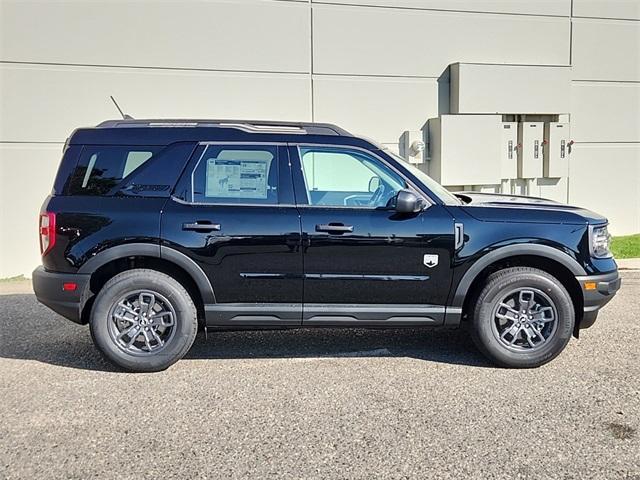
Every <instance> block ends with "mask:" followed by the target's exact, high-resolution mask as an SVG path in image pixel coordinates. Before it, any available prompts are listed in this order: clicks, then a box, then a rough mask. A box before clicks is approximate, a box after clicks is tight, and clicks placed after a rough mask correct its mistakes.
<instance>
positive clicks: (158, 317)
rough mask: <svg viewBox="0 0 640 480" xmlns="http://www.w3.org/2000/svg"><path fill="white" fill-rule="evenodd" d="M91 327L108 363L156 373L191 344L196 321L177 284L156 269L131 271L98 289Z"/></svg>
mask: <svg viewBox="0 0 640 480" xmlns="http://www.w3.org/2000/svg"><path fill="white" fill-rule="evenodd" d="M90 328H91V336H92V337H93V341H94V343H95V344H96V346H97V347H98V348H99V349H100V351H101V352H102V353H103V354H104V355H105V356H106V357H107V358H108V359H109V360H110V361H112V362H113V363H115V364H116V365H118V366H120V367H122V368H124V369H125V370H129V371H134V372H156V371H159V370H164V369H166V368H167V367H169V366H170V365H172V364H173V363H175V362H176V361H178V360H179V359H180V358H182V357H183V356H184V355H185V354H186V353H187V351H188V350H189V348H191V345H192V344H193V341H194V340H195V337H196V333H197V330H198V319H197V312H196V307H195V305H194V304H193V301H192V299H191V297H190V296H189V294H188V293H187V291H186V290H185V289H184V287H183V286H182V285H181V284H180V283H179V282H177V281H176V280H174V279H173V278H172V277H170V276H168V275H166V274H164V273H160V272H158V271H155V270H148V269H135V270H128V271H125V272H122V273H119V274H118V275H116V276H115V277H113V278H112V279H110V280H109V281H108V282H107V283H106V284H105V285H104V287H102V289H101V290H100V293H98V296H97V297H96V301H95V303H94V304H93V309H92V311H91V320H90Z"/></svg>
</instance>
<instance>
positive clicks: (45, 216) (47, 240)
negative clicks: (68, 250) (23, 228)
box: [40, 212, 56, 257]
mask: <svg viewBox="0 0 640 480" xmlns="http://www.w3.org/2000/svg"><path fill="white" fill-rule="evenodd" d="M55 244H56V214H55V213H49V212H47V213H41V214H40V253H41V254H42V256H43V257H44V256H45V255H46V254H47V253H49V250H51V249H52V248H53V246H54V245H55Z"/></svg>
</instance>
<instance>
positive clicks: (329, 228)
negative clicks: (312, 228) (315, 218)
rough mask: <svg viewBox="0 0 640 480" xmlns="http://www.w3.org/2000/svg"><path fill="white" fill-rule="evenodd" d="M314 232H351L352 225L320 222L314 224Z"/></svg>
mask: <svg viewBox="0 0 640 480" xmlns="http://www.w3.org/2000/svg"><path fill="white" fill-rule="evenodd" d="M316 232H329V233H347V232H353V225H343V224H342V223H320V224H318V225H316Z"/></svg>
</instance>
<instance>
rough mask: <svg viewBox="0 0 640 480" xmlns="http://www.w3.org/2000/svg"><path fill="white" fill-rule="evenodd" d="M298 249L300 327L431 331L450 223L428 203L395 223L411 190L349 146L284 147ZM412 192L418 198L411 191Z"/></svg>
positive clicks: (440, 310)
mask: <svg viewBox="0 0 640 480" xmlns="http://www.w3.org/2000/svg"><path fill="white" fill-rule="evenodd" d="M290 156H291V158H292V165H293V173H294V184H295V185H296V201H297V204H298V210H299V211H300V216H301V220H302V234H303V246H304V306H303V323H304V324H305V325H333V324H335V325H358V324H363V323H367V324H372V323H379V324H386V325H396V326H397V325H423V324H424V325H437V324H440V323H442V322H443V320H444V313H445V310H444V305H445V302H446V298H447V295H448V293H449V287H450V283H451V271H452V270H451V261H450V259H451V255H452V253H453V245H454V221H453V218H452V216H451V215H450V214H449V213H448V211H447V210H446V209H445V208H444V207H443V206H441V205H437V204H434V203H433V202H429V206H428V208H426V209H425V210H424V211H422V212H420V213H415V214H399V213H397V212H396V211H395V210H394V209H393V208H392V207H391V205H392V203H393V200H394V198H395V195H396V193H397V192H398V191H399V190H401V189H405V188H407V187H409V184H408V183H407V182H406V181H405V179H404V178H403V177H402V175H401V174H400V173H399V172H398V171H396V170H394V169H393V168H392V167H391V166H390V165H389V164H387V162H385V161H384V160H383V159H382V158H381V157H378V156H376V155H374V154H372V153H370V152H366V151H364V150H360V149H355V148H352V147H326V146H305V145H300V146H295V147H293V146H292V147H290ZM416 193H418V192H417V190H416Z"/></svg>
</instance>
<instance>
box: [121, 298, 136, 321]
mask: <svg viewBox="0 0 640 480" xmlns="http://www.w3.org/2000/svg"><path fill="white" fill-rule="evenodd" d="M118 307H120V308H122V309H123V310H124V311H125V312H127V313H130V314H131V315H133V316H134V317H137V316H138V313H137V312H136V311H135V310H134V309H133V308H131V307H130V306H129V305H125V303H124V301H122V302H120V303H119V304H118Z"/></svg>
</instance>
